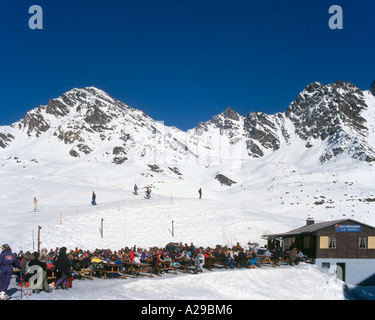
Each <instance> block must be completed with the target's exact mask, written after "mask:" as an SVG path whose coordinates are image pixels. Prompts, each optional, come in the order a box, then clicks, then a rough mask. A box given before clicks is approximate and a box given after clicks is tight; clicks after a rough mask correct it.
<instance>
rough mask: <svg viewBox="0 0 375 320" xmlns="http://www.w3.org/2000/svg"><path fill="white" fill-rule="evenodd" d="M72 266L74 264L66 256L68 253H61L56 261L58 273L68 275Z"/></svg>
mask: <svg viewBox="0 0 375 320" xmlns="http://www.w3.org/2000/svg"><path fill="white" fill-rule="evenodd" d="M71 266H72V263H71V262H70V260H69V259H68V256H67V255H66V253H65V252H64V251H61V252H60V253H59V257H58V258H57V261H56V268H57V271H59V272H61V273H68V272H69V271H70V268H71Z"/></svg>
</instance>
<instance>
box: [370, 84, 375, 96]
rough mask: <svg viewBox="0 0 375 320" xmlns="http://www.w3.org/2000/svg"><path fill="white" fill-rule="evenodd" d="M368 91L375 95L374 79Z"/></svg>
mask: <svg viewBox="0 0 375 320" xmlns="http://www.w3.org/2000/svg"><path fill="white" fill-rule="evenodd" d="M370 92H371V93H372V95H373V96H374V97H375V81H374V82H373V83H372V85H371V87H370Z"/></svg>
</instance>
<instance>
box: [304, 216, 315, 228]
mask: <svg viewBox="0 0 375 320" xmlns="http://www.w3.org/2000/svg"><path fill="white" fill-rule="evenodd" d="M314 223H315V220H314V218H307V219H306V226H310V225H312V224H314Z"/></svg>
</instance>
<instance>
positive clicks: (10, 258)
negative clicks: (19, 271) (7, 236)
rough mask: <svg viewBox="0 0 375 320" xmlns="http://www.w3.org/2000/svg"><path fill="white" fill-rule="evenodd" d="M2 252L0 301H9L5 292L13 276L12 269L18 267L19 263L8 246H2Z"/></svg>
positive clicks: (0, 256)
mask: <svg viewBox="0 0 375 320" xmlns="http://www.w3.org/2000/svg"><path fill="white" fill-rule="evenodd" d="M1 249H2V252H1V255H0V271H1V274H0V299H1V300H6V299H9V296H8V295H7V294H6V290H7V289H8V286H9V284H10V279H11V277H12V274H13V267H17V268H19V267H20V263H19V261H18V259H17V258H16V256H15V254H14V253H12V251H11V249H10V247H9V245H7V244H3V245H2V247H1Z"/></svg>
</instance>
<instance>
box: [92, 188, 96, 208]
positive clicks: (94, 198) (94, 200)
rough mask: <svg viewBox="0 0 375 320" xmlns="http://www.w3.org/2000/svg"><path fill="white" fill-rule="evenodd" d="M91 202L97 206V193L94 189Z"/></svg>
mask: <svg viewBox="0 0 375 320" xmlns="http://www.w3.org/2000/svg"><path fill="white" fill-rule="evenodd" d="M91 204H92V205H93V206H96V194H95V192H94V191H93V192H92V200H91Z"/></svg>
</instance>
